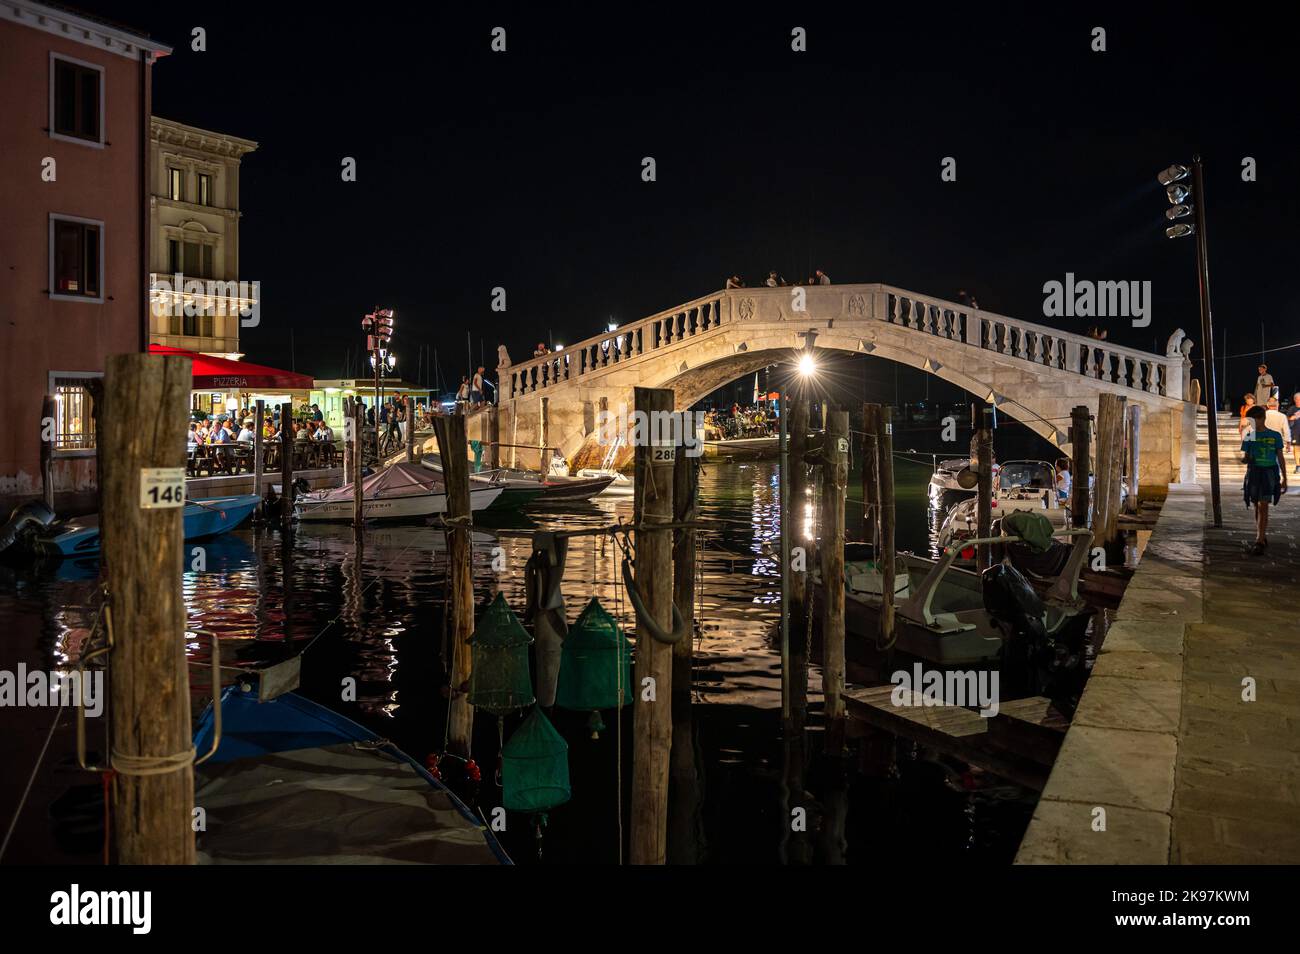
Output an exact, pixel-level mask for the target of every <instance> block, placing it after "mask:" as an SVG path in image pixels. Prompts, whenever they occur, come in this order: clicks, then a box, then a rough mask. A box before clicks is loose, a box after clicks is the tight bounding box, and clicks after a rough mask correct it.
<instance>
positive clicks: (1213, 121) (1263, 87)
mask: <svg viewBox="0 0 1300 954" xmlns="http://www.w3.org/2000/svg"><path fill="white" fill-rule="evenodd" d="M80 6H81V7H82V8H83V9H86V10H88V11H91V12H94V13H96V14H99V15H102V16H105V17H107V18H110V19H114V20H117V21H119V22H123V23H126V24H129V25H131V26H134V27H137V28H139V29H141V30H143V31H144V32H147V33H149V34H151V35H152V36H154V37H156V38H158V39H160V40H162V41H163V42H165V43H169V44H171V45H173V46H174V47H175V48H176V52H175V53H174V54H173V55H172V56H169V57H167V58H165V59H164V60H163V61H162V62H161V63H160V64H159V65H158V66H157V67H156V68H155V70H154V111H155V113H157V114H158V115H160V116H164V117H167V118H170V119H175V120H178V121H181V122H185V123H190V124H193V125H197V126H202V127H206V128H210V129H213V130H217V131H221V132H227V133H231V134H234V135H238V136H243V137H247V138H250V139H253V140H256V141H257V142H259V143H260V144H261V145H260V148H259V150H258V151H257V152H256V153H254V154H253V155H251V156H249V157H248V158H246V159H245V161H244V165H243V173H242V183H241V188H242V208H243V213H244V217H243V221H242V232H241V241H242V254H241V275H240V277H242V278H245V279H249V280H252V279H259V280H261V282H262V294H263V308H262V324H261V327H259V328H257V329H246V330H245V331H244V332H243V338H242V346H243V350H244V351H245V352H246V354H247V356H248V358H249V359H250V360H253V361H258V362H264V363H269V364H275V365H280V366H285V367H288V366H289V365H290V364H293V365H294V366H296V368H297V369H298V370H299V371H306V372H308V373H311V374H314V375H315V376H317V377H322V378H324V377H332V376H336V375H339V374H341V372H342V371H343V364H344V356H345V352H346V349H347V348H349V347H352V348H353V349H354V351H355V349H356V348H357V347H358V346H359V345H361V344H362V343H363V338H362V337H361V331H360V328H359V321H360V317H361V315H362V314H364V313H365V312H366V311H368V310H370V308H371V307H372V306H374V305H381V306H389V307H393V308H395V309H396V310H397V334H396V336H395V338H394V342H393V347H394V350H395V351H396V352H397V353H398V356H399V360H400V361H402V362H403V363H402V364H401V365H400V366H399V371H402V372H405V373H406V375H407V376H408V377H414V376H415V360H416V359H415V347H416V346H417V345H430V346H432V347H436V348H437V349H438V354H439V362H440V365H441V371H442V374H443V376H444V377H450V376H455V377H456V378H457V379H458V377H459V375H460V374H463V373H465V365H466V362H467V361H468V360H469V359H468V357H467V355H466V341H465V334H466V331H467V330H468V331H469V332H471V334H472V336H473V356H474V360H475V362H476V363H477V360H478V356H479V353H480V343H481V344H482V347H483V348H484V350H485V352H486V354H487V356H488V360H487V362H486V363H487V364H488V366H489V368H491V367H492V366H493V365H495V363H496V362H495V350H496V346H497V344H499V343H505V344H506V345H507V347H508V348H509V350H510V353H511V356H512V357H513V358H514V359H515V360H519V359H521V358H524V357H528V356H531V353H532V345H533V344H534V343H535V342H536V341H537V340H539V339H549V340H553V341H556V342H563V343H566V344H567V343H571V342H574V341H577V340H580V339H581V338H583V337H586V336H589V335H592V334H595V333H597V332H598V331H599V330H600V329H601V326H602V324H603V323H604V322H605V321H607V320H609V319H611V318H612V319H613V320H614V321H618V322H624V321H630V320H634V319H636V318H639V317H643V316H646V315H648V314H650V313H653V312H656V311H659V310H662V309H665V308H668V307H670V306H672V305H675V304H678V303H680V302H684V301H687V300H689V299H692V298H695V297H697V296H700V295H703V294H706V293H708V292H710V291H713V290H716V289H718V288H721V287H722V284H723V281H724V279H725V278H726V276H727V275H729V274H731V273H733V272H738V273H740V274H741V275H742V276H743V277H745V278H746V280H747V281H748V282H749V283H750V284H756V283H758V282H759V281H760V280H761V279H762V277H763V276H765V275H766V272H767V271H768V270H769V269H773V268H774V269H778V270H779V271H781V272H782V273H783V274H784V275H785V276H786V277H787V278H791V279H794V278H802V277H803V276H805V275H806V274H808V273H809V272H810V271H811V270H812V269H814V268H823V269H825V270H826V271H827V272H828V273H829V274H830V276H831V277H832V279H833V280H835V281H836V282H851V281H863V282H867V281H885V282H889V283H892V284H896V285H900V286H902V287H904V288H907V289H911V290H915V291H918V292H922V293H927V294H933V295H936V296H943V297H948V298H955V297H956V294H957V290H958V289H959V288H967V289H970V290H971V291H973V292H974V293H975V294H976V296H977V297H978V299H979V302H980V304H981V306H982V307H984V308H987V309H990V310H993V311H997V312H1001V313H1003V314H1007V315H1011V316H1014V317H1019V318H1025V319H1029V320H1036V321H1039V322H1043V323H1049V324H1051V323H1055V324H1060V325H1062V326H1064V327H1065V328H1067V329H1069V330H1074V331H1082V330H1084V328H1085V327H1086V326H1087V325H1089V324H1093V323H1102V324H1104V326H1105V327H1107V329H1108V331H1109V338H1110V340H1111V341H1113V342H1116V343H1119V344H1125V345H1130V346H1133V347H1138V348H1143V349H1147V350H1151V349H1153V348H1155V349H1157V350H1163V348H1164V342H1165V339H1166V337H1167V336H1168V334H1169V333H1170V331H1172V330H1173V328H1175V327H1178V326H1181V327H1183V328H1184V329H1186V330H1187V332H1188V334H1189V335H1190V336H1191V337H1193V338H1194V339H1197V340H1199V339H1200V337H1201V336H1200V328H1199V312H1198V305H1197V295H1196V272H1195V249H1194V245H1193V240H1192V239H1182V240H1178V241H1171V240H1169V239H1166V238H1165V236H1164V234H1163V230H1164V227H1165V225H1166V224H1168V223H1167V222H1166V221H1165V219H1164V215H1163V213H1164V210H1165V209H1166V208H1168V203H1167V201H1166V199H1165V196H1164V194H1163V190H1162V189H1161V188H1160V186H1158V185H1157V184H1156V182H1155V175H1156V173H1157V172H1159V171H1160V170H1161V169H1163V168H1165V167H1166V166H1167V165H1169V164H1170V163H1172V162H1186V161H1189V160H1190V158H1191V156H1192V154H1193V153H1194V152H1197V151H1199V152H1200V153H1201V154H1202V155H1203V156H1204V158H1205V160H1206V163H1207V192H1208V203H1207V210H1208V214H1209V216H1210V229H1209V242H1210V267H1211V286H1212V291H1213V296H1214V318H1215V323H1216V324H1215V327H1216V345H1218V346H1219V353H1220V355H1222V354H1223V349H1222V340H1223V332H1224V330H1225V329H1226V332H1227V354H1228V355H1240V357H1236V358H1230V359H1229V361H1228V381H1227V384H1228V391H1229V393H1230V394H1232V395H1235V396H1236V397H1239V396H1240V394H1241V392H1243V391H1244V390H1246V389H1247V388H1248V387H1250V386H1252V385H1253V382H1254V375H1255V370H1254V369H1255V365H1256V364H1257V363H1258V352H1259V349H1260V346H1261V324H1262V325H1263V339H1264V342H1265V345H1266V346H1267V347H1270V348H1276V347H1280V346H1284V345H1288V344H1292V343H1294V342H1296V341H1300V322H1297V320H1296V306H1297V294H1296V280H1295V277H1294V276H1295V272H1296V262H1295V259H1296V254H1297V251H1298V250H1300V243H1297V242H1296V240H1295V238H1294V233H1293V231H1292V229H1293V222H1294V221H1295V219H1296V213H1297V202H1296V190H1297V188H1300V179H1298V178H1297V176H1296V172H1295V170H1293V169H1291V168H1290V164H1291V163H1292V162H1293V161H1294V160H1295V156H1296V140H1297V131H1296V121H1295V109H1294V80H1293V77H1292V75H1291V73H1292V71H1293V62H1294V51H1293V50H1292V49H1290V48H1289V43H1290V39H1289V36H1288V33H1287V31H1285V30H1281V29H1274V28H1272V27H1270V25H1269V23H1268V18H1267V17H1265V16H1262V15H1259V14H1258V13H1257V12H1251V11H1247V10H1246V9H1245V8H1240V9H1239V10H1237V11H1235V12H1237V14H1238V15H1237V16H1236V17H1235V18H1234V19H1233V20H1230V21H1229V20H1217V21H1215V20H1207V19H1205V18H1204V16H1202V13H1201V11H1200V10H1197V9H1194V8H1182V7H1178V6H1175V5H1169V4H1162V5H1158V6H1157V5H1153V6H1152V11H1151V12H1150V13H1147V14H1143V15H1142V17H1141V19H1135V18H1134V15H1133V14H1132V13H1131V12H1123V11H1120V10H1116V11H1114V12H1101V11H1099V10H1097V9H1095V8H1094V9H1092V10H1089V11H1087V12H1074V11H1062V10H1059V9H1053V10H1050V11H1043V10H1041V9H1038V10H1033V9H1026V10H1023V11H1021V10H1018V9H1015V8H1010V9H1005V10H1003V11H999V12H997V13H992V14H991V13H989V12H987V11H986V10H985V9H982V8H981V9H978V10H977V11H976V12H971V10H970V6H969V5H963V6H962V7H960V8H957V9H956V10H955V11H945V10H944V9H943V7H941V6H937V5H928V4H927V5H906V6H907V7H908V9H909V10H915V11H916V12H915V14H910V13H882V12H880V10H879V9H878V8H877V7H876V5H874V4H864V5H860V11H861V12H860V13H858V14H856V16H858V17H859V18H860V19H857V20H851V19H848V17H849V16H850V15H851V14H850V13H849V12H848V11H847V10H846V9H845V8H843V7H842V6H841V5H836V6H835V7H827V8H826V9H825V11H824V12H822V11H818V10H813V9H810V8H809V7H807V6H806V5H804V4H791V5H789V6H788V7H784V8H760V7H754V6H752V5H743V6H737V7H735V8H734V9H733V10H732V11H731V12H729V13H722V12H714V11H712V10H706V9H705V8H704V6H703V5H694V6H687V7H680V8H672V7H665V6H662V5H660V4H635V5H633V4H626V5H625V4H620V5H601V6H593V7H590V8H581V7H574V8H569V7H564V8H556V10H555V12H552V11H551V10H542V9H541V8H539V7H533V8H532V9H531V10H528V9H527V8H525V12H519V13H515V12H507V9H506V8H504V7H495V6H494V7H493V8H492V9H491V10H488V9H486V8H483V7H480V6H479V5H473V9H471V10H470V11H469V12H463V11H457V10H453V9H451V8H450V7H448V6H447V5H443V4H418V5H417V4H410V5H401V4H349V5H344V6H334V5H319V6H307V5H290V4H284V3H280V4H271V3H256V4H254V3H247V4H246V3H238V2H232V3H224V4H222V5H219V6H215V7H212V8H209V9H205V10H202V12H198V11H197V10H195V9H186V7H185V5H178V4H162V3H157V4H154V3H138V4H132V3H122V2H119V3H93V2H88V3H83V4H80ZM982 6H983V5H981V7H982ZM299 11H301V12H299ZM498 25H499V26H504V27H505V28H506V29H507V42H508V52H506V53H505V54H499V53H492V52H491V51H490V49H489V42H490V31H491V29H492V27H494V26H498ZM194 26H203V27H204V28H205V29H206V30H207V51H206V52H203V53H196V52H192V51H191V49H190V45H189V37H190V29H191V28H192V27H194ZM794 26H803V27H805V28H806V29H807V31H808V52H806V53H794V52H792V51H791V49H790V42H791V37H790V31H791V28H792V27H794ZM1095 26H1102V27H1105V28H1106V31H1107V36H1106V41H1107V51H1106V52H1104V53H1096V52H1093V51H1092V50H1091V49H1090V44H1091V41H1092V37H1091V31H1092V28H1093V27H1095ZM344 156H353V157H355V158H356V159H357V162H358V181H357V182H355V183H345V182H343V181H341V177H340V161H341V159H342V157H344ZM645 156H652V157H654V158H655V160H656V164H657V175H658V179H657V181H656V182H653V183H646V182H643V181H642V179H641V160H642V157H645ZM946 156H951V157H954V158H955V159H956V160H957V181H956V182H942V181H941V179H940V162H941V160H942V159H943V157H946ZM1246 156H1250V157H1253V158H1254V159H1255V160H1256V161H1257V164H1258V181H1255V182H1243V181H1242V178H1241V162H1242V158H1243V157H1246ZM1066 272H1074V273H1075V274H1076V276H1077V277H1078V278H1087V279H1093V280H1098V281H1106V280H1109V281H1120V280H1138V281H1143V280H1150V281H1151V282H1152V300H1153V312H1154V318H1153V321H1152V325H1151V327H1149V328H1146V329H1134V328H1132V327H1131V326H1130V323H1129V322H1128V321H1127V320H1124V319H1110V320H1108V321H1102V322H1098V321H1096V320H1087V319H1060V320H1051V319H1044V318H1043V317H1042V314H1043V312H1042V308H1043V290H1042V289H1043V283H1044V282H1046V281H1049V280H1053V279H1055V280H1063V279H1064V277H1065V273H1066ZM494 286H503V287H504V288H505V289H506V291H507V296H508V311H507V312H506V313H505V314H504V315H502V314H496V313H493V312H492V311H491V310H490V296H491V289H492V288H493V287H494ZM291 330H292V341H293V351H292V353H291V350H290V342H291V334H290V333H291ZM1197 354H1198V355H1199V349H1198V352H1197ZM1268 361H1269V364H1270V366H1271V367H1272V370H1273V372H1274V374H1275V377H1276V378H1277V379H1278V383H1279V384H1280V385H1281V387H1282V389H1283V392H1284V393H1286V394H1289V393H1290V392H1291V391H1292V390H1297V389H1300V349H1295V350H1290V351H1281V352H1278V353H1276V354H1273V355H1270V356H1269V359H1268ZM408 362H409V363H408ZM876 363H877V364H880V363H881V362H876ZM889 373H890V374H891V376H892V368H891V370H890V371H889ZM1197 373H1198V374H1199V371H1198V372H1197ZM1221 391H1222V386H1221Z"/></svg>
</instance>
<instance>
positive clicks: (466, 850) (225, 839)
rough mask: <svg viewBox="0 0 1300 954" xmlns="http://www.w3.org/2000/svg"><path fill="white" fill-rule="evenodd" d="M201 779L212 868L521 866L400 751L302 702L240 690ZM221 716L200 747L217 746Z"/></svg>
mask: <svg viewBox="0 0 1300 954" xmlns="http://www.w3.org/2000/svg"><path fill="white" fill-rule="evenodd" d="M220 705H221V713H222V722H223V723H224V725H223V727H222V733H221V744H220V747H219V748H218V749H217V751H216V753H215V754H213V756H212V757H211V758H210V759H209V760H208V761H206V762H204V763H203V764H202V765H200V766H197V767H196V768H195V769H194V789H195V802H194V804H196V805H201V806H202V807H203V808H204V810H205V811H206V826H205V830H204V831H203V832H202V833H201V834H200V835H199V839H198V861H199V863H200V864H438V865H444V864H452V865H461V864H473V865H496V864H509V863H510V859H509V858H508V857H507V856H506V854H505V852H504V851H502V850H501V847H500V845H498V844H497V842H496V838H495V837H494V836H493V834H492V833H491V832H490V831H489V830H488V828H487V826H486V825H484V824H483V821H482V820H481V819H480V818H479V817H478V816H477V815H475V814H474V812H473V811H471V810H470V809H469V808H468V807H467V806H466V805H465V804H464V803H463V802H461V801H460V800H459V799H457V798H456V797H455V795H453V794H452V793H451V791H450V790H449V789H448V788H447V787H446V786H445V785H443V784H442V782H440V781H438V780H437V779H435V778H434V777H433V776H431V775H430V774H429V773H428V772H427V771H425V769H424V768H423V767H422V766H420V765H419V764H417V763H416V762H415V761H414V760H412V759H411V758H410V757H409V756H407V755H406V754H405V753H403V752H402V751H401V750H400V749H398V748H396V747H395V746H393V745H392V743H390V742H388V741H386V740H385V739H382V738H380V737H379V736H378V735H376V734H375V733H374V732H372V731H370V730H369V729H367V728H365V727H364V726H361V725H358V724H357V723H356V722H353V721H352V720H351V719H348V718H347V717H346V716H342V715H340V714H338V713H336V712H332V711H330V710H329V709H326V708H325V707H324V706H321V705H319V704H317V703H315V702H312V701H311V700H309V699H306V698H304V697H302V696H300V695H298V694H297V693H293V692H289V693H285V694H284V695H282V696H278V697H276V698H275V699H272V700H270V701H268V702H258V701H257V698H256V693H247V692H244V691H242V689H241V687H240V686H238V685H236V686H231V687H230V688H228V689H227V690H226V691H225V692H223V693H222V694H221V702H220ZM213 717H214V712H213V707H212V706H208V708H207V710H205V711H204V713H203V714H202V716H200V718H199V723H198V728H197V730H196V732H195V735H194V745H195V748H196V749H197V750H198V751H199V752H207V751H208V750H209V749H210V748H211V746H212V737H213V731H214V728H215V722H214V718H213Z"/></svg>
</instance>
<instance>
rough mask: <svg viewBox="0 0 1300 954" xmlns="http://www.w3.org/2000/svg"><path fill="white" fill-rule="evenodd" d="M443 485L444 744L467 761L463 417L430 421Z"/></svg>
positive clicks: (470, 629)
mask: <svg viewBox="0 0 1300 954" xmlns="http://www.w3.org/2000/svg"><path fill="white" fill-rule="evenodd" d="M433 429H434V436H435V437H436V438H437V441H438V454H439V456H440V457H441V459H442V479H443V483H444V485H445V487H446V491H447V512H446V514H445V515H444V516H445V519H446V520H447V522H448V523H449V524H450V525H451V533H450V537H451V541H450V543H451V545H450V547H449V548H448V550H447V586H448V587H449V591H450V594H451V598H450V599H449V600H448V612H449V613H450V614H451V619H450V620H448V629H449V630H450V635H451V640H452V653H451V670H450V686H451V693H452V702H451V716H450V720H451V721H450V726H449V728H448V743H449V745H450V747H451V751H452V752H454V753H456V754H457V755H465V756H467V755H469V753H470V737H471V735H472V732H473V728H474V709H473V707H472V706H471V705H470V704H469V677H470V672H471V668H472V664H473V657H472V656H471V655H470V648H469V643H468V640H469V638H470V636H471V635H473V633H474V578H473V576H472V573H471V569H472V568H471V565H470V533H471V530H470V525H471V522H472V513H471V510H470V502H469V460H468V459H467V458H466V443H465V415H464V414H451V415H447V416H446V417H436V418H434V420H433Z"/></svg>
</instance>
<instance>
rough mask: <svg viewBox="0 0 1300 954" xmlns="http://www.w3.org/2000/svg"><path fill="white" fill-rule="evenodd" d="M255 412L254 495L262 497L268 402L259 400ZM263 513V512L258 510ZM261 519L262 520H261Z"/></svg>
mask: <svg viewBox="0 0 1300 954" xmlns="http://www.w3.org/2000/svg"><path fill="white" fill-rule="evenodd" d="M254 407H255V410H254V412H253V493H255V494H257V495H258V496H259V497H260V496H262V466H263V464H264V463H265V460H266V441H265V439H264V438H263V437H262V429H263V428H264V427H265V426H266V402H265V401H264V400H262V399H261V398H258V399H257V404H256V405H254ZM258 513H259V514H260V513H261V510H260V509H259V510H258ZM259 519H260V518H259Z"/></svg>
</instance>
